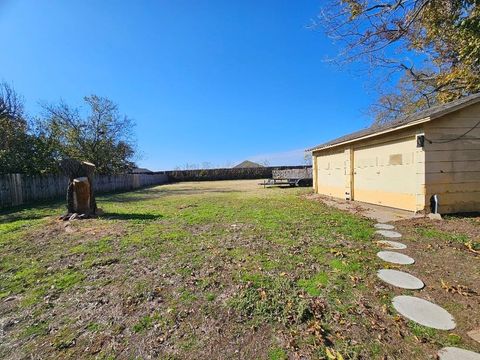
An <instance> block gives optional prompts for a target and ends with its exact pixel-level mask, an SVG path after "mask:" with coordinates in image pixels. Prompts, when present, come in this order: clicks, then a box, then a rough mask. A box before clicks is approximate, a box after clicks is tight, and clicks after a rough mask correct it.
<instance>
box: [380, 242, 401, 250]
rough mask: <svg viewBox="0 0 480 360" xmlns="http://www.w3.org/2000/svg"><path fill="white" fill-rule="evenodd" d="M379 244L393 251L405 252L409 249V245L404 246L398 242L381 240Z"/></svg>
mask: <svg viewBox="0 0 480 360" xmlns="http://www.w3.org/2000/svg"><path fill="white" fill-rule="evenodd" d="M377 244H378V245H380V246H381V247H382V248H384V249H391V250H403V249H406V248H407V245H405V244H402V243H401V242H398V241H390V240H380V241H377Z"/></svg>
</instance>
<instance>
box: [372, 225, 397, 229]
mask: <svg viewBox="0 0 480 360" xmlns="http://www.w3.org/2000/svg"><path fill="white" fill-rule="evenodd" d="M375 228H377V229H380V230H393V229H395V226H393V225H390V224H375Z"/></svg>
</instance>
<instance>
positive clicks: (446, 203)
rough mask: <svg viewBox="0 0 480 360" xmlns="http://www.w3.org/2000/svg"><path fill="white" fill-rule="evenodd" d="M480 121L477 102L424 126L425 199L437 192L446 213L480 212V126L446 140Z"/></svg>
mask: <svg viewBox="0 0 480 360" xmlns="http://www.w3.org/2000/svg"><path fill="white" fill-rule="evenodd" d="M479 121H480V104H475V105H471V106H469V107H467V108H464V109H462V110H459V111H456V112H454V113H451V114H448V115H445V116H444V117H442V118H439V119H436V120H434V121H431V122H428V123H426V124H425V125H424V126H425V137H426V139H427V141H425V183H426V189H427V191H426V194H425V195H426V196H425V198H426V199H427V201H429V199H430V196H432V195H433V194H437V195H438V198H439V212H440V213H442V214H445V213H455V212H471V211H480V126H477V127H476V128H475V129H473V130H472V131H470V132H469V133H468V134H466V135H465V136H463V137H462V138H461V139H457V140H455V141H449V142H446V141H448V140H452V139H456V138H458V137H459V136H461V135H462V134H465V132H467V131H468V130H470V129H472V128H474V127H475V125H477V124H478V122H479ZM428 140H430V141H432V143H430V142H429V141H428Z"/></svg>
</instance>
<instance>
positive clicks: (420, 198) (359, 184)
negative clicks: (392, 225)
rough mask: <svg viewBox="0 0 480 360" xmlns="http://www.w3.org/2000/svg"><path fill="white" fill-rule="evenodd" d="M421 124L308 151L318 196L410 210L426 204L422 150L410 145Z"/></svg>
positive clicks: (421, 130) (418, 208)
mask: <svg viewBox="0 0 480 360" xmlns="http://www.w3.org/2000/svg"><path fill="white" fill-rule="evenodd" d="M423 132H424V130H423V127H422V125H417V126H414V127H410V128H408V129H405V130H399V131H395V132H394V133H390V134H385V135H381V136H376V137H374V138H371V139H365V140H362V141H356V142H354V143H352V144H346V145H343V146H337V147H334V148H333V149H330V150H317V151H314V152H313V164H314V168H315V169H317V170H316V171H314V188H315V192H317V193H319V194H324V195H329V196H333V197H337V198H342V199H351V200H358V201H363V202H368V203H374V204H379V205H384V206H390V207H396V208H401V209H405V210H410V211H422V210H424V208H425V206H426V205H427V202H426V193H425V152H424V150H423V149H422V148H417V147H416V136H417V135H420V134H423Z"/></svg>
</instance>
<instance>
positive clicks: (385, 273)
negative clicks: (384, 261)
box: [377, 269, 425, 290]
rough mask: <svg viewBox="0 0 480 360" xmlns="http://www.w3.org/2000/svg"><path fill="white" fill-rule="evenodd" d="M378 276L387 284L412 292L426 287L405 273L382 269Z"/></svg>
mask: <svg viewBox="0 0 480 360" xmlns="http://www.w3.org/2000/svg"><path fill="white" fill-rule="evenodd" d="M377 276H378V277H379V278H380V279H382V280H383V281H385V282H386V283H388V284H390V285H393V286H396V287H399V288H402V289H410V290H419V289H421V288H423V287H424V286H425V284H424V283H423V281H422V280H420V279H419V278H416V277H415V276H413V275H410V274H408V273H406V272H403V271H398V270H390V269H382V270H378V271H377Z"/></svg>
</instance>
